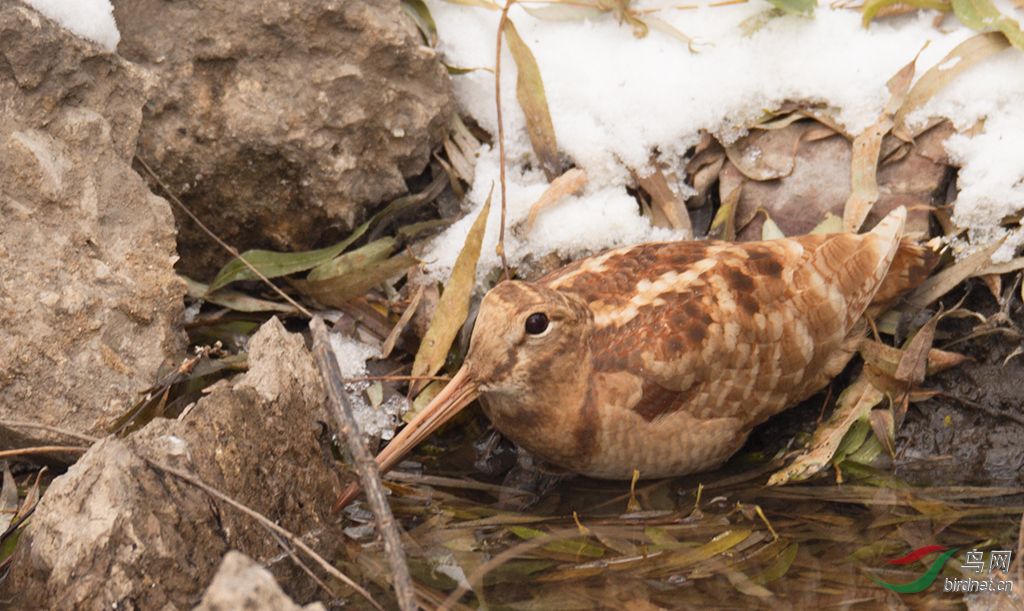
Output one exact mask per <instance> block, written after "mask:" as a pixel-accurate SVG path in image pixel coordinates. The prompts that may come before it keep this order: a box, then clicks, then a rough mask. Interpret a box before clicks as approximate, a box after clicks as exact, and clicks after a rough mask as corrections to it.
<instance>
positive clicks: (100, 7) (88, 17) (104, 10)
mask: <svg viewBox="0 0 1024 611" xmlns="http://www.w3.org/2000/svg"><path fill="white" fill-rule="evenodd" d="M25 3H26V4H28V5H29V6H31V7H32V8H34V9H36V10H37V11H39V12H40V13H42V14H43V15H45V16H46V17H49V18H50V19H52V20H54V21H56V22H57V23H59V24H60V25H61V26H62V27H64V28H65V29H67V30H70V31H71V32H73V33H75V34H77V35H78V36H81V37H82V38H84V39H86V40H91V41H93V42H95V43H97V44H99V45H101V46H103V47H104V48H105V49H106V50H108V51H111V52H113V51H115V50H117V43H118V42H120V41H121V33H120V32H118V31H117V23H116V22H115V21H114V7H113V6H111V5H110V0H25Z"/></svg>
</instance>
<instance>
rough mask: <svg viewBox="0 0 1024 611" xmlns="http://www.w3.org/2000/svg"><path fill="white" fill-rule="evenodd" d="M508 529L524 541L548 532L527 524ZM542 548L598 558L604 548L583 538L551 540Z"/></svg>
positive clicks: (602, 554)
mask: <svg viewBox="0 0 1024 611" xmlns="http://www.w3.org/2000/svg"><path fill="white" fill-rule="evenodd" d="M509 530H510V531H512V534H514V535H515V536H517V537H519V538H520V539H523V540H524V541H530V540H532V539H536V538H538V537H545V536H547V535H548V533H546V532H544V531H542V530H537V529H536V528H530V527H528V526H510V527H509ZM544 549H546V550H548V551H551V552H555V553H558V554H567V555H570V556H585V557H588V558H600V557H602V556H604V548H603V547H600V546H598V545H594V544H593V543H591V542H589V541H586V540H584V539H579V538H572V539H560V540H556V541H552V542H551V543H548V544H547V545H545V546H544Z"/></svg>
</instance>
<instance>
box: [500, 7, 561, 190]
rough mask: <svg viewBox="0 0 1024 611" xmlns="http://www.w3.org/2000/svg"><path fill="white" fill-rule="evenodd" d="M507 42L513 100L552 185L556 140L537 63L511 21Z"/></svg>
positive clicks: (506, 26)
mask: <svg viewBox="0 0 1024 611" xmlns="http://www.w3.org/2000/svg"><path fill="white" fill-rule="evenodd" d="M502 30H503V32H504V34H505V36H506V37H507V38H508V49H509V51H511V53H512V57H513V59H515V61H516V69H517V72H518V74H517V77H516V99H518V100H519V106H520V107H521V108H522V109H523V114H524V115H526V133H527V135H529V137H530V144H531V145H532V146H533V152H534V153H536V155H537V160H538V161H539V162H540V168H541V169H542V170H543V171H544V174H545V175H546V176H547V177H548V180H549V181H553V180H554V179H555V178H556V177H557V176H558V175H559V174H560V166H561V163H560V162H559V160H558V141H557V140H556V139H555V125H554V123H552V121H551V112H550V111H549V110H548V98H547V94H546V93H545V92H544V81H543V79H541V76H540V68H539V67H538V66H537V59H536V58H535V57H534V56H533V52H532V51H530V47H528V46H526V43H525V42H523V39H522V38H521V37H520V36H519V32H518V31H516V27H515V26H514V25H513V24H512V21H511V20H509V19H505V21H504V24H503V26H502Z"/></svg>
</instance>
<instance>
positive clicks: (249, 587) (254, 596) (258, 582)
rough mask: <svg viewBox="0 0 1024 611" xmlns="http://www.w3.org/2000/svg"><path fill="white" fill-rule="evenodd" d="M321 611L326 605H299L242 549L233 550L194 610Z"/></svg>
mask: <svg viewBox="0 0 1024 611" xmlns="http://www.w3.org/2000/svg"><path fill="white" fill-rule="evenodd" d="M235 609H247V610H249V611H297V610H299V609H304V610H305V611H322V610H323V609H324V606H323V605H321V604H320V603H312V604H309V605H306V606H305V607H300V606H298V605H296V604H295V603H294V602H293V601H292V599H290V598H288V595H287V594H285V593H284V592H282V591H281V586H279V585H277V582H276V581H274V576H273V575H271V574H270V571H268V570H267V569H265V568H263V567H262V566H260V565H259V564H257V563H255V562H253V560H252V558H250V557H248V556H246V555H245V554H243V553H241V552H235V551H231V552H228V553H227V555H225V556H224V560H223V561H222V562H221V563H220V568H219V569H217V574H216V575H215V576H214V578H213V581H212V582H211V583H210V587H209V588H207V589H206V594H203V601H202V602H201V603H199V605H197V606H196V608H195V609H194V610H193V611H234V610H235Z"/></svg>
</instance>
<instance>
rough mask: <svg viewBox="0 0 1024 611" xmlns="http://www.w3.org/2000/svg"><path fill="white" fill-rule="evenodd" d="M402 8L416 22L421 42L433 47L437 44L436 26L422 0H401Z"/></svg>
mask: <svg viewBox="0 0 1024 611" xmlns="http://www.w3.org/2000/svg"><path fill="white" fill-rule="evenodd" d="M402 8H403V9H404V10H405V12H406V14H408V15H409V17H412V20H413V21H415V22H416V27H418V28H419V29H420V32H421V33H422V34H423V40H424V41H425V42H426V43H427V44H428V45H430V46H431V47H433V46H434V45H436V44H437V24H436V23H434V17H433V16H432V15H431V14H430V9H428V8H427V5H426V4H424V2H423V0H402Z"/></svg>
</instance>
